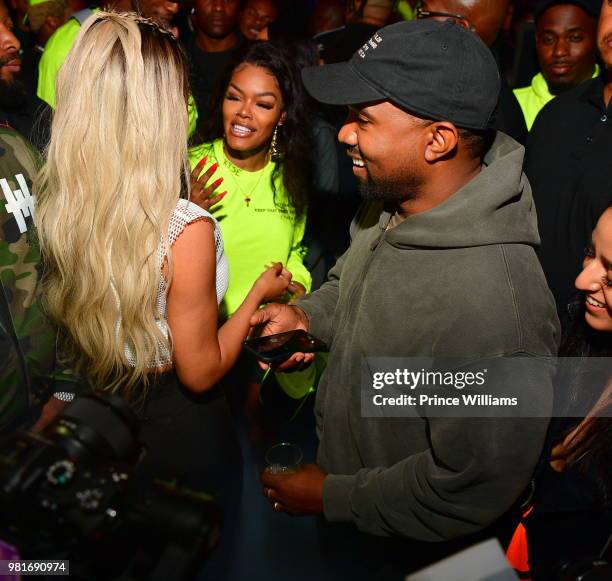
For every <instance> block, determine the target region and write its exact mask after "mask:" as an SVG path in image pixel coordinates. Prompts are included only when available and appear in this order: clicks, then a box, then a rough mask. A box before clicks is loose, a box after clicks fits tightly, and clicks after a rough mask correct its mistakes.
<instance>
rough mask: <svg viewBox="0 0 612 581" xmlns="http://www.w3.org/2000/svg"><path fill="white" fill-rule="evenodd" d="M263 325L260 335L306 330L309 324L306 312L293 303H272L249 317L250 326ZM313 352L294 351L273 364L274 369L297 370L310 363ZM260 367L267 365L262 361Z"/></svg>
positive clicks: (266, 366) (264, 367) (263, 367)
mask: <svg viewBox="0 0 612 581" xmlns="http://www.w3.org/2000/svg"><path fill="white" fill-rule="evenodd" d="M259 325H264V327H263V330H262V333H261V336H262V337H264V336H266V335H275V334H277V333H285V332H286V331H293V330H294V329H303V330H304V331H308V328H309V326H310V324H309V321H308V317H307V316H306V313H305V312H304V311H303V310H302V309H300V307H297V306H295V305H279V304H277V303H273V304H271V305H268V306H267V307H265V308H264V309H260V310H259V311H257V312H256V313H255V314H254V315H253V316H252V317H251V327H257V326H259ZM313 359H314V353H294V354H293V355H292V356H291V357H290V358H289V359H287V360H286V361H283V362H282V363H280V364H278V365H274V366H273V368H274V370H275V371H298V370H300V369H304V368H306V367H308V366H309V365H310V363H312V360H313ZM259 366H260V367H261V368H262V369H267V368H268V367H269V365H268V364H267V363H264V362H263V361H260V362H259Z"/></svg>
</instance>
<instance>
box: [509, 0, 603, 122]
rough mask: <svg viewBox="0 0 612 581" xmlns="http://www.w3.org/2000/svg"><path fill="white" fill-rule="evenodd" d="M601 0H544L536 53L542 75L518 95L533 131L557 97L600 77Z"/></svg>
mask: <svg viewBox="0 0 612 581" xmlns="http://www.w3.org/2000/svg"><path fill="white" fill-rule="evenodd" d="M600 8H601V0H544V1H543V2H541V3H540V4H539V5H538V7H537V9H536V11H535V23H536V50H537V53H538V62H539V64H540V70H541V72H540V73H538V74H537V75H536V76H535V77H533V79H532V81H531V85H529V86H528V87H522V88H520V89H515V90H514V94H515V95H516V98H517V99H518V102H519V104H520V106H521V109H522V110H523V114H524V115H525V121H526V123H527V129H531V126H532V125H533V122H534V121H535V118H536V117H537V115H538V113H539V112H540V110H541V109H542V107H544V105H546V103H548V102H549V101H551V100H552V99H553V98H554V97H555V96H557V95H560V94H561V93H564V92H565V91H568V90H569V89H572V88H573V87H575V86H577V85H579V84H580V83H582V82H584V81H586V80H588V79H591V78H593V77H595V76H597V75H598V74H599V67H598V65H597V63H596V62H595V60H596V55H597V51H596V48H595V46H596V37H597V19H598V17H599V10H600Z"/></svg>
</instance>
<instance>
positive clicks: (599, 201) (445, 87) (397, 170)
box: [0, 0, 612, 581]
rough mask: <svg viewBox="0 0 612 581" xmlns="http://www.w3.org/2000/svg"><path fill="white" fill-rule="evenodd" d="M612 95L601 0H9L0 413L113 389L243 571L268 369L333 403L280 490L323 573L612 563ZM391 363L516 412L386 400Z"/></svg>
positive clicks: (157, 468) (0, 45)
mask: <svg viewBox="0 0 612 581" xmlns="http://www.w3.org/2000/svg"><path fill="white" fill-rule="evenodd" d="M611 102H612V1H610V0H534V1H529V0H422V1H413V0H402V1H400V2H396V1H392V0H346V1H341V0H312V1H304V2H296V1H295V0H292V1H282V0H194V1H193V2H175V1H172V0H140V1H136V0H115V1H114V2H113V1H111V2H109V3H108V4H104V5H96V6H92V5H89V4H88V3H85V2H81V1H76V0H74V1H73V0H42V1H41V0H29V2H27V3H26V2H23V1H20V0H11V2H10V4H9V3H6V0H0V190H1V192H2V193H1V195H0V282H1V284H2V286H1V288H2V294H0V349H1V351H2V361H1V362H0V430H1V432H2V433H3V434H11V433H14V432H15V431H16V430H19V429H31V430H34V431H44V430H45V429H46V427H47V426H48V425H49V424H50V423H51V422H53V420H54V418H56V417H57V415H58V413H60V412H61V410H63V409H64V407H65V406H66V405H68V404H69V403H70V401H72V400H73V399H74V398H75V397H78V396H79V394H81V393H84V392H85V391H88V390H94V391H97V392H102V393H104V392H106V393H109V392H112V393H114V394H118V395H121V396H123V397H124V398H125V399H126V401H128V402H129V404H130V405H131V406H132V407H133V409H134V410H135V412H136V413H137V415H138V417H139V419H140V424H141V428H140V439H141V440H142V442H143V443H144V444H145V445H146V447H147V450H148V451H147V454H146V456H145V457H144V459H143V460H142V462H141V464H140V465H139V467H138V469H139V471H140V474H141V475H143V477H145V478H149V479H152V478H161V479H165V480H168V481H178V482H179V483H181V484H182V485H184V486H186V487H189V488H191V489H194V490H205V491H206V492H208V493H211V494H213V495H214V496H215V498H216V499H217V500H218V502H219V504H220V506H221V507H222V508H223V511H224V514H225V518H224V526H223V529H222V534H221V540H220V543H219V546H218V548H217V550H216V552H214V553H213V555H212V557H211V559H210V562H209V563H208V564H207V569H206V570H205V573H206V574H207V575H208V578H211V579H224V578H227V579H230V578H232V577H231V575H229V573H228V571H229V570H230V569H229V568H228V566H227V565H228V563H230V562H231V560H232V559H236V558H237V556H238V555H239V552H240V550H241V548H240V547H239V546H236V545H235V544H233V540H232V539H233V534H234V532H235V526H236V522H237V521H238V520H239V519H241V518H243V513H245V512H247V511H248V507H246V506H243V504H241V495H242V486H243V477H244V476H243V474H246V475H247V477H248V476H249V475H250V473H249V472H248V471H247V472H243V458H244V457H245V454H246V455H247V456H248V454H249V452H248V450H247V449H246V448H245V446H246V447H247V448H248V447H249V446H252V447H254V448H258V447H260V446H262V445H263V444H262V442H261V441H260V440H259V439H258V438H259V436H255V435H254V434H256V433H258V431H257V430H256V429H253V428H254V426H255V427H257V425H258V424H259V423H261V422H263V421H264V420H262V416H261V415H260V414H259V411H261V410H260V408H261V405H262V404H261V402H262V401H263V399H264V398H263V395H264V391H266V389H267V391H268V392H270V391H273V392H275V394H276V395H275V397H276V398H277V401H280V400H281V399H282V401H283V402H285V403H286V402H289V403H290V404H291V405H293V406H294V407H295V406H302V405H303V404H304V402H310V401H311V399H315V403H314V408H312V407H309V406H308V405H305V406H304V407H303V408H302V407H299V408H298V410H301V411H302V412H303V413H312V414H313V416H314V421H315V422H316V437H317V440H318V445H317V453H316V462H313V463H306V464H303V465H302V466H301V467H300V468H299V469H298V470H297V471H294V472H291V473H287V474H274V473H272V472H271V471H264V472H263V473H262V474H261V483H262V493H263V496H264V497H265V499H266V500H267V501H268V502H269V504H270V508H271V511H276V512H280V513H287V514H291V515H296V516H297V515H300V516H315V517H317V519H318V520H317V523H318V525H317V531H318V532H317V534H318V535H319V539H320V546H321V551H322V553H324V554H325V555H326V559H327V561H328V563H329V566H330V570H331V571H335V572H336V575H337V576H336V577H335V578H338V579H342V578H354V579H389V580H391V579H394V580H395V579H403V578H404V576H405V575H406V574H407V573H410V572H413V571H415V570H417V569H419V568H422V567H425V566H428V565H430V564H431V563H433V562H435V561H437V560H439V559H441V558H444V557H446V556H448V555H450V554H452V553H454V552H456V551H458V550H460V549H462V548H464V547H467V546H470V545H473V544H475V543H477V542H478V541H479V540H481V539H485V538H488V537H496V538H497V539H498V540H499V542H500V543H501V545H502V546H503V548H504V549H505V550H507V560H508V563H509V564H510V565H511V566H512V567H514V568H515V570H516V571H517V572H519V573H520V576H521V578H523V579H533V580H534V581H554V580H556V579H562V578H563V579H578V578H579V577H578V575H579V574H581V573H580V572H582V573H584V572H585V571H588V570H595V569H598V568H599V569H601V570H602V571H604V573H603V574H604V575H605V574H606V573H605V571H607V572H608V573H609V572H610V570H611V569H605V568H606V567H611V565H608V564H606V561H608V562H610V561H612V556H611V554H610V550H611V549H610V547H611V545H612V543H611V539H612V503H611V501H610V499H611V495H612V479H611V478H610V475H611V471H610V466H611V465H612V428H611V426H612V421H611V417H612V366H611V365H610V364H609V363H608V361H610V360H609V359H608V358H609V357H610V356H612V343H611V338H612V125H611V123H612V120H611V119H610V115H611V113H612V105H611ZM294 330H303V331H306V332H309V333H312V334H313V335H314V336H315V337H317V338H318V339H320V340H322V341H323V342H324V343H325V344H326V345H327V346H328V352H327V353H325V354H322V353H317V354H314V353H306V352H297V353H294V354H293V355H291V356H290V357H288V358H287V359H286V360H284V361H282V362H280V363H276V364H274V365H272V366H269V365H267V364H264V363H262V362H258V361H257V360H256V359H255V358H253V357H252V356H248V355H247V354H245V353H244V352H243V349H242V347H243V342H244V341H245V339H247V337H249V336H254V335H263V336H266V335H272V334H276V333H282V332H289V331H294ZM383 359H384V360H385V361H394V362H395V364H396V365H397V366H400V365H401V366H405V365H408V363H407V362H410V361H412V362H415V361H416V362H419V363H418V365H421V366H422V365H425V363H423V362H424V361H429V362H430V363H429V364H431V365H433V363H431V362H438V363H436V364H440V365H442V363H440V362H446V365H447V366H448V365H450V364H449V363H448V361H451V362H452V366H453V369H454V370H456V369H460V370H461V373H463V374H464V375H465V374H468V375H470V374H471V375H472V376H474V375H476V376H477V375H478V373H481V372H482V370H483V369H484V370H485V371H486V372H488V373H489V378H491V377H493V379H491V380H490V381H488V382H487V383H486V392H484V393H486V396H487V397H489V398H490V400H493V399H501V400H503V399H508V398H507V396H509V395H512V396H513V398H514V399H516V401H517V402H518V403H517V404H516V410H514V413H512V414H506V413H504V412H503V411H500V410H499V409H497V410H493V409H489V410H488V411H483V410H480V411H479V412H475V411H474V409H463V412H459V413H458V414H455V415H452V414H450V415H449V414H447V413H444V412H440V411H439V410H438V409H435V408H432V407H427V405H428V404H426V405H424V407H423V406H420V407H418V409H417V410H416V412H415V413H412V414H407V413H401V412H400V413H399V414H398V413H396V412H397V410H395V411H394V413H383V414H382V416H380V415H376V414H370V413H367V412H366V407H364V397H367V395H365V394H366V391H367V389H366V388H367V386H368V385H369V386H370V387H371V386H372V377H373V376H374V375H375V369H376V368H377V367H376V366H377V365H378V364H379V363H378V362H379V361H380V360H383ZM414 364H415V365H417V363H414ZM262 385H263V386H264V388H262ZM266 386H267V387H266ZM364 386H366V387H364ZM262 389H263V390H264V391H262ZM313 393H315V394H316V395H315V397H314V398H311V394H313ZM417 393H418V392H417ZM279 398H280V399H279ZM510 399H512V398H510ZM264 423H265V422H264ZM245 425H246V426H247V427H246V428H245ZM259 427H261V426H259ZM270 429H272V428H270V426H269V425H267V426H265V430H268V431H269V430H270ZM308 429H312V430H313V432H314V430H315V427H314V426H312V427H310V425H309V428H308ZM245 433H248V434H249V435H250V436H251V440H250V441H249V440H248V438H245V437H244V434H245ZM563 575H565V576H563ZM568 575H574V576H573V577H572V576H568ZM270 578H274V577H273V576H271V577H270ZM297 578H299V576H296V579H297ZM602 578H604V577H602Z"/></svg>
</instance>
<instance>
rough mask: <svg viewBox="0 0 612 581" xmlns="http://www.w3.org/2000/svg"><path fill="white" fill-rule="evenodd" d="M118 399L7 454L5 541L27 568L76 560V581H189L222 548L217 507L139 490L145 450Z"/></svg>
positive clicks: (160, 485) (150, 486) (80, 405)
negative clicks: (51, 561) (46, 561)
mask: <svg viewBox="0 0 612 581" xmlns="http://www.w3.org/2000/svg"><path fill="white" fill-rule="evenodd" d="M138 430H139V424H138V419H137V418H136V415H135V414H134V412H133V411H132V409H131V408H130V406H129V405H128V404H127V403H126V402H125V401H124V400H122V399H121V398H119V397H117V396H112V395H107V396H104V397H101V396H98V395H94V394H90V395H85V396H82V397H79V398H77V399H75V400H74V402H72V403H71V404H70V405H69V406H68V407H67V408H66V409H65V410H64V412H63V413H62V414H61V415H60V416H59V417H58V418H57V419H56V420H55V421H53V423H51V424H50V425H49V426H47V427H46V428H45V430H44V431H43V432H42V433H40V434H34V433H29V432H27V433H26V432H20V433H18V434H17V435H15V436H12V437H10V438H9V439H8V440H5V441H4V442H2V444H0V519H1V520H0V539H2V540H4V541H6V542H8V543H10V544H11V545H13V546H15V547H17V548H18V550H19V552H20V555H21V557H22V558H24V559H68V560H70V576H71V578H74V579H87V580H88V581H92V580H97V579H116V578H119V577H121V579H138V580H141V579H164V580H171V579H176V580H179V579H184V578H188V577H189V576H190V575H192V574H193V572H194V569H195V568H196V567H197V565H198V564H201V562H202V561H203V560H204V559H205V557H206V555H207V553H208V551H209V550H210V549H211V548H212V547H213V546H214V544H215V542H216V540H217V538H218V532H219V527H218V522H219V519H218V511H217V509H216V505H215V504H214V502H213V501H212V499H211V498H210V497H208V496H206V495H203V494H201V493H195V492H192V491H188V490H184V489H180V488H178V487H176V486H175V485H173V484H172V483H166V482H159V481H155V482H154V483H147V484H144V483H142V482H139V481H138V471H137V464H138V461H139V460H140V459H141V458H142V455H143V448H142V446H141V445H140V444H139V442H138Z"/></svg>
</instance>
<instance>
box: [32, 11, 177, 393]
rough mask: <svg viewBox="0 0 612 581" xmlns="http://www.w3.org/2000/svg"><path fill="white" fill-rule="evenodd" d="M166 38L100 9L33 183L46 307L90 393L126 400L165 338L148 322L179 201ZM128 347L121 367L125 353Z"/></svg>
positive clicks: (172, 67)
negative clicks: (118, 394) (112, 393)
mask: <svg viewBox="0 0 612 581" xmlns="http://www.w3.org/2000/svg"><path fill="white" fill-rule="evenodd" d="M185 70H186V68H185V61H184V57H183V55H182V52H181V50H180V48H179V47H178V44H177V42H176V40H175V39H174V37H172V35H170V34H169V33H168V32H167V31H165V30H162V29H160V28H159V27H158V26H157V25H155V24H153V23H152V22H151V21H148V20H145V19H143V18H140V17H138V16H136V15H135V14H117V13H113V12H98V13H97V14H95V15H94V16H92V17H91V18H90V19H89V20H88V21H87V22H86V23H85V25H84V26H83V27H82V29H81V31H80V33H79V36H78V38H77V41H76V43H75V45H74V47H73V48H72V50H71V52H70V54H69V55H68V58H67V59H66V61H65V63H64V65H63V66H62V68H61V70H60V73H59V75H58V79H57V109H56V111H55V115H54V117H53V124H52V130H51V141H50V143H49V147H48V151H47V162H46V165H45V166H44V167H43V169H42V170H41V172H40V174H39V176H38V178H37V180H36V184H35V195H36V199H37V204H36V225H37V229H38V235H39V239H40V243H41V250H42V253H43V257H44V260H45V266H46V268H47V274H46V278H45V297H46V299H45V300H46V306H47V310H48V312H49V313H50V315H51V316H52V317H53V318H54V319H55V320H56V321H57V322H58V323H59V324H60V325H61V326H62V327H63V328H64V329H65V331H66V337H67V344H68V350H69V356H70V358H71V359H72V361H73V362H74V364H75V366H76V367H77V369H78V370H79V371H81V372H83V373H84V374H85V375H86V376H88V377H89V379H90V381H91V382H92V383H93V385H94V386H95V387H96V388H99V389H109V390H113V391H117V390H120V391H121V392H122V393H123V394H124V395H128V396H131V395H136V396H141V395H143V394H142V393H134V387H135V386H136V385H138V384H143V385H144V386H145V387H146V384H147V370H148V369H149V368H150V367H151V365H152V362H154V361H155V360H157V359H158V358H159V357H160V355H161V354H162V353H163V352H164V350H170V345H169V339H168V337H166V336H165V334H164V333H163V332H162V331H161V330H160V328H159V326H158V325H157V323H156V318H159V317H158V315H159V313H157V304H156V301H157V293H158V289H159V285H160V277H161V262H162V259H163V257H164V255H167V256H168V258H169V259H170V258H171V257H170V249H169V248H168V245H167V241H166V240H167V228H168V224H169V220H170V217H171V215H172V212H173V210H174V208H175V206H176V203H177V201H178V199H179V197H180V195H181V192H183V193H187V188H188V180H186V179H185V176H187V175H189V174H188V165H187V144H186V139H187V94H188V88H187V79H186V73H185ZM126 345H127V346H128V347H129V349H128V350H129V351H130V352H131V353H130V359H131V361H130V360H128V357H127V355H126Z"/></svg>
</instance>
